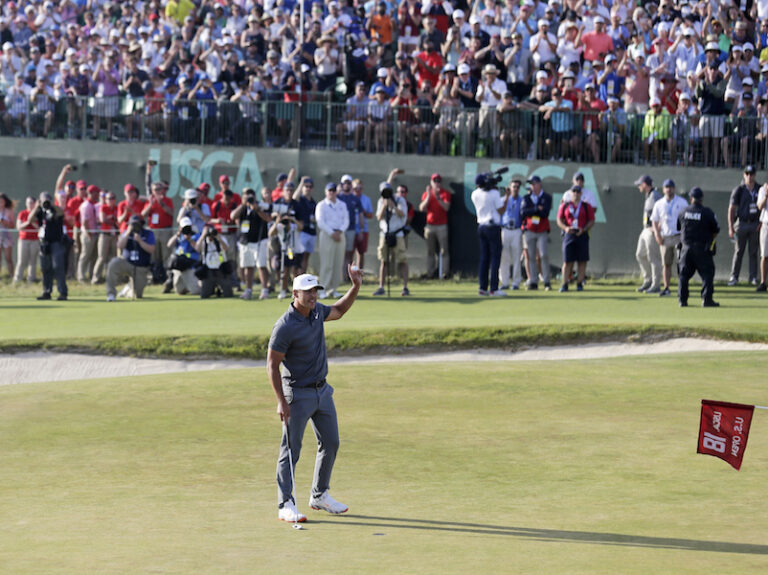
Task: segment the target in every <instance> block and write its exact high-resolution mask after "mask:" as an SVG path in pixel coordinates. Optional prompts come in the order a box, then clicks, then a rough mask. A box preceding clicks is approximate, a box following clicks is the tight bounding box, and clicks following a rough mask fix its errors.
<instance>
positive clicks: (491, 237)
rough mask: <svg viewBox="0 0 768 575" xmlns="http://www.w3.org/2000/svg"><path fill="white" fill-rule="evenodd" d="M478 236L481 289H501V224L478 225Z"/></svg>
mask: <svg viewBox="0 0 768 575" xmlns="http://www.w3.org/2000/svg"><path fill="white" fill-rule="evenodd" d="M477 238H478V240H479V241H480V263H479V265H478V273H477V275H478V277H479V283H480V289H481V290H483V291H488V288H489V280H490V291H492V292H493V291H496V290H498V289H499V264H500V263H501V226H496V225H481V226H477Z"/></svg>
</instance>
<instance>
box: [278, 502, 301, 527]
mask: <svg viewBox="0 0 768 575" xmlns="http://www.w3.org/2000/svg"><path fill="white" fill-rule="evenodd" d="M277 518H278V519H279V520H280V521H287V522H288V523H304V522H305V521H306V520H307V516H306V515H304V514H302V513H299V510H298V509H296V504H295V503H294V502H293V501H291V500H290V499H289V500H288V501H286V502H285V503H283V507H282V508H281V509H280V511H279V512H278V513H277Z"/></svg>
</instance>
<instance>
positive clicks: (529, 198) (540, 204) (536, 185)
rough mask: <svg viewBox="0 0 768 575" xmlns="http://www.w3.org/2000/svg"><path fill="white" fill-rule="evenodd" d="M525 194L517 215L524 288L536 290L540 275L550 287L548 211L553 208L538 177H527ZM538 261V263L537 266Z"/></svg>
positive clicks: (546, 287) (546, 285) (550, 199)
mask: <svg viewBox="0 0 768 575" xmlns="http://www.w3.org/2000/svg"><path fill="white" fill-rule="evenodd" d="M527 183H528V194H526V195H525V197H524V198H523V203H522V205H521V207H520V216H521V217H522V219H523V255H524V256H525V262H526V263H525V267H526V273H527V274H528V285H527V288H528V289H530V290H535V289H538V287H539V274H541V279H542V281H543V282H544V288H545V289H546V290H549V289H550V287H551V285H550V281H549V278H550V270H549V246H548V244H549V230H550V226H549V214H550V212H551V211H552V196H551V195H549V194H548V193H547V192H545V191H544V189H543V188H542V184H541V178H540V177H539V176H536V175H533V176H531V177H530V178H528V181H527ZM537 262H540V267H539V265H538V263H537Z"/></svg>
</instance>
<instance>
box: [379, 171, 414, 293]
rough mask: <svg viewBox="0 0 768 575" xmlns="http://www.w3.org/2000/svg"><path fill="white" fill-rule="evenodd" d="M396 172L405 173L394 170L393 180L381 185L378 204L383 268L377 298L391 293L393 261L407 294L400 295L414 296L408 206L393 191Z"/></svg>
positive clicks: (380, 257)
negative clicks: (407, 240) (388, 288)
mask: <svg viewBox="0 0 768 575" xmlns="http://www.w3.org/2000/svg"><path fill="white" fill-rule="evenodd" d="M396 173H402V170H393V171H392V173H391V174H390V177H389V179H388V180H387V181H386V182H382V183H381V184H379V192H380V197H379V201H378V203H377V205H376V219H377V220H379V230H380V233H379V247H378V256H379V261H381V266H380V267H379V287H378V289H377V290H376V291H375V292H373V295H375V296H381V295H385V294H386V293H387V292H386V291H385V290H384V279H385V278H386V277H387V274H388V273H389V270H390V269H391V268H390V267H389V264H390V262H392V263H394V264H395V265H397V267H398V268H399V270H400V273H401V275H402V276H403V291H402V292H400V295H402V296H409V295H411V292H410V291H409V290H408V262H407V260H406V248H405V227H406V225H407V218H408V205H407V204H406V201H405V198H403V197H402V196H400V195H397V196H395V193H394V191H393V190H392V183H391V180H392V178H393V176H394V175H395V174H396Z"/></svg>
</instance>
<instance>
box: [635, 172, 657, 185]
mask: <svg viewBox="0 0 768 575" xmlns="http://www.w3.org/2000/svg"><path fill="white" fill-rule="evenodd" d="M640 184H646V185H648V186H652V185H653V178H651V176H649V175H648V174H643V175H642V176H640V177H639V178H637V179H636V180H635V185H636V186H639V185H640Z"/></svg>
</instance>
